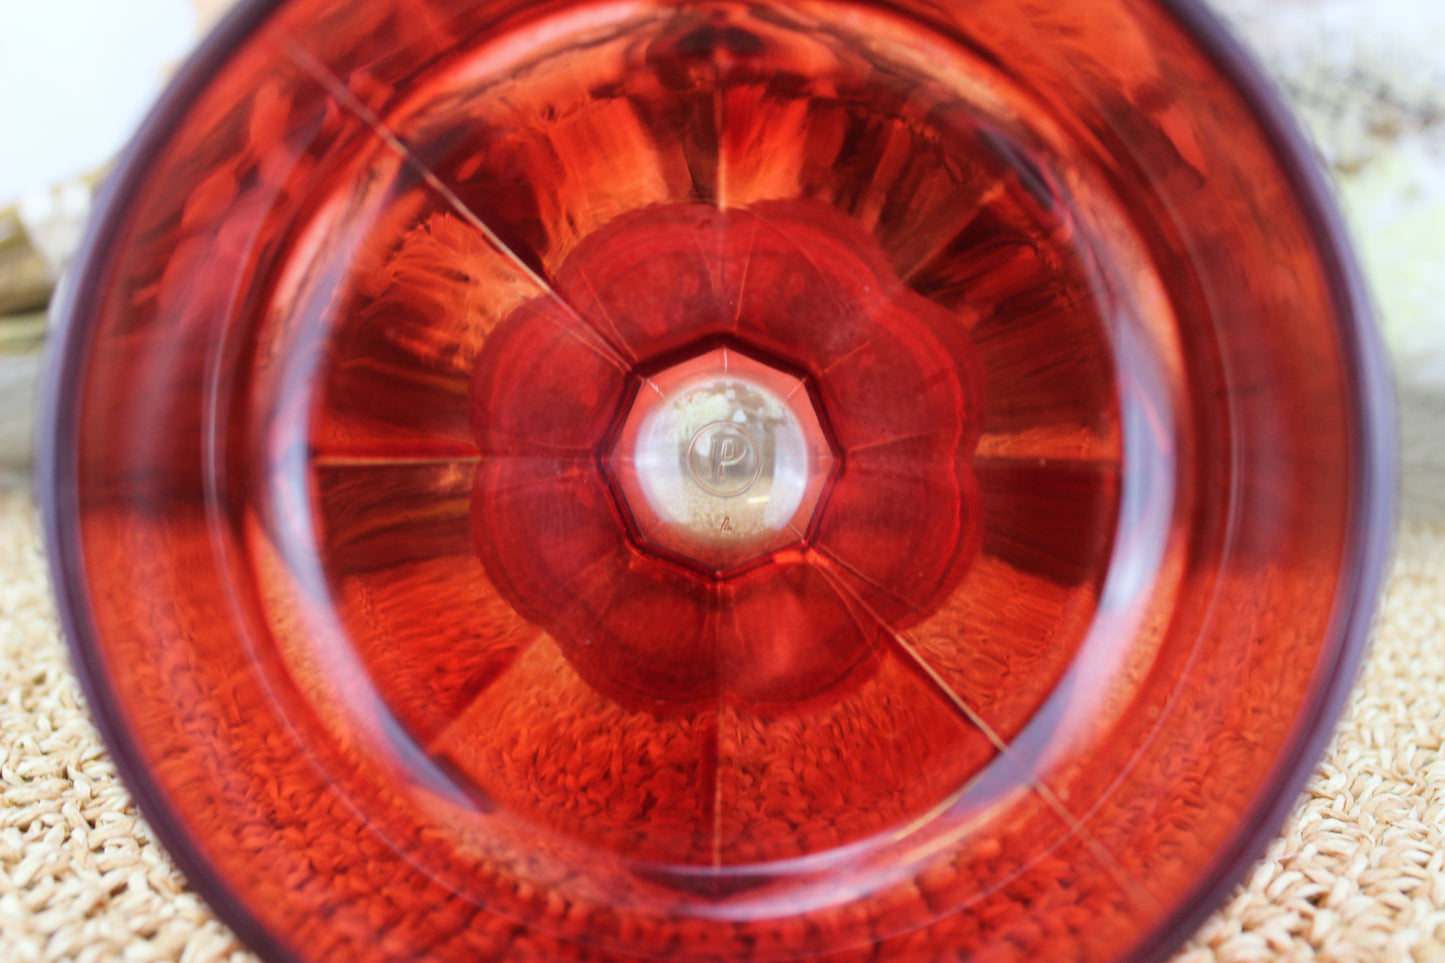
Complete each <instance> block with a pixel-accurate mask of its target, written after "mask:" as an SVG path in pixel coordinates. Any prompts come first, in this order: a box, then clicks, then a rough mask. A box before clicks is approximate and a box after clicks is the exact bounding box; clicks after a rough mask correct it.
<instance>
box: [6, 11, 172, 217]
mask: <svg viewBox="0 0 1445 963" xmlns="http://www.w3.org/2000/svg"><path fill="white" fill-rule="evenodd" d="M195 33H196V14H195V12H194V10H193V9H192V7H191V4H190V2H189V0H0V207H4V206H5V205H6V204H7V203H9V202H11V201H14V200H16V199H17V198H18V197H20V195H21V194H23V193H28V192H30V191H35V190H38V189H40V188H43V187H48V186H50V185H51V184H53V183H55V182H57V181H60V180H64V179H67V178H71V177H76V176H79V175H81V174H86V173H89V172H90V171H92V170H94V169H95V168H97V167H99V166H100V165H102V164H103V163H105V161H106V160H107V159H108V158H110V157H111V155H112V154H114V153H115V151H116V150H117V149H118V148H119V146H120V145H121V144H123V143H124V142H125V141H126V139H127V138H128V137H129V136H130V133H131V131H132V130H133V129H134V128H135V127H136V125H137V124H139V123H140V121H141V118H142V117H143V116H144V115H145V112H146V110H147V108H148V107H149V106H150V103H151V101H153V100H154V99H155V97H156V95H157V94H159V93H160V90H161V87H162V86H163V84H164V81H165V77H166V74H167V73H168V71H169V69H170V68H171V67H172V66H174V65H175V64H176V63H177V62H178V61H180V60H181V59H182V58H183V57H184V56H185V54H186V52H187V51H188V50H189V49H190V48H191V44H192V42H193V41H194V38H195Z"/></svg>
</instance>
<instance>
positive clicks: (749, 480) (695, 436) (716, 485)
mask: <svg viewBox="0 0 1445 963" xmlns="http://www.w3.org/2000/svg"><path fill="white" fill-rule="evenodd" d="M639 429H640V430H639V431H638V433H637V439H636V443H635V445H634V447H633V451H632V461H633V464H634V466H635V467H636V471H637V477H638V481H639V482H640V483H641V488H642V493H643V495H644V497H645V498H646V499H647V502H648V505H649V506H650V507H651V508H652V510H653V511H654V512H656V513H657V515H658V517H659V518H660V519H662V520H663V522H664V523H666V524H668V525H670V526H676V527H681V528H683V529H685V530H686V531H687V532H688V533H689V534H690V535H691V536H693V537H695V538H701V539H707V540H717V541H733V540H741V539H753V538H757V537H758V536H760V535H766V534H771V533H774V532H779V531H782V530H784V529H785V528H787V527H788V525H789V524H790V523H791V522H792V521H793V517H794V516H795V515H796V514H797V512H798V508H799V506H800V505H802V503H803V498H804V495H805V494H806V493H807V490H808V483H809V480H810V474H809V461H810V454H811V453H810V449H809V444H808V439H807V437H806V435H805V433H804V430H803V427H802V425H801V424H800V423H799V422H798V418H797V417H796V415H794V413H793V411H792V408H791V407H790V406H789V405H788V403H787V401H786V400H784V399H783V398H779V397H778V396H777V395H775V394H774V393H773V392H771V391H769V390H768V389H767V388H764V387H763V386H761V385H759V384H756V383H754V382H752V381H749V380H747V379H745V378H740V377H737V376H736V375H732V374H728V373H727V372H723V371H718V372H710V373H707V374H704V375H702V376H700V377H697V378H693V379H689V380H688V381H686V382H684V383H683V384H682V385H680V386H678V387H676V388H674V389H672V390H671V391H669V392H668V393H667V394H666V395H664V396H663V397H662V399H661V401H660V403H658V404H657V405H656V406H655V407H654V408H653V409H652V410H651V411H650V412H649V413H648V415H647V417H646V418H645V419H644V420H643V422H642V424H641V425H640V426H639Z"/></svg>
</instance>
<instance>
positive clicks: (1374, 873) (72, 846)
mask: <svg viewBox="0 0 1445 963" xmlns="http://www.w3.org/2000/svg"><path fill="white" fill-rule="evenodd" d="M1442 628H1445V522H1441V521H1439V520H1430V519H1419V518H1416V519H1409V518H1407V520H1406V521H1405V522H1404V524H1403V527H1402V531H1401V533H1400V536H1399V539H1398V542H1397V550H1396V556H1395V562H1394V567H1393V572H1392V575H1391V578H1390V582H1389V588H1388V592H1387V596H1386V599H1385V602H1384V606H1383V610H1382V614H1381V618H1380V622H1379V625H1378V628H1377V630H1376V632H1375V638H1374V643H1373V649H1372V651H1371V653H1370V656H1369V658H1368V660H1367V662H1366V665H1365V670H1364V673H1363V675H1362V677H1361V679H1360V681H1359V683H1358V685H1357V686H1356V688H1355V692H1354V696H1353V698H1352V699H1351V701H1350V705H1349V709H1348V710H1347V713H1346V715H1345V718H1344V720H1343V722H1342V723H1341V725H1340V728H1339V730H1338V732H1337V734H1336V737H1335V739H1334V741H1333V743H1332V744H1331V746H1330V748H1329V750H1328V752H1327V754H1326V756H1325V758H1324V760H1323V761H1322V762H1321V764H1320V766H1319V768H1318V770H1317V772H1316V774H1315V775H1314V777H1313V778H1312V779H1311V781H1310V783H1309V786H1308V788H1307V789H1306V791H1305V793H1304V795H1303V796H1302V797H1301V799H1300V800H1299V803H1298V805H1297V806H1296V807H1295V810H1294V813H1293V815H1292V816H1291V817H1290V820H1289V823H1288V824H1287V825H1286V826H1285V828H1284V830H1283V831H1282V833H1281V834H1280V836H1279V837H1278V838H1277V839H1276V840H1275V841H1274V843H1273V844H1272V845H1271V846H1270V848H1269V851H1268V853H1267V854H1266V856H1265V857H1264V859H1263V861H1262V862H1260V863H1259V864H1258V866H1257V867H1256V868H1255V870H1254V871H1253V872H1252V873H1251V875H1250V876H1249V878H1248V880H1247V881H1246V882H1245V883H1244V884H1243V885H1241V886H1240V887H1239V889H1238V890H1237V891H1236V892H1235V893H1234V895H1233V896H1232V897H1231V898H1230V899H1229V901H1228V902H1227V903H1226V904H1225V905H1224V907H1222V908H1221V909H1220V910H1219V911H1218V912H1217V913H1215V915H1214V916H1213V917H1212V918H1211V919H1210V920H1209V922H1208V923H1206V924H1205V926H1204V927H1203V929H1202V930H1200V932H1199V933H1198V934H1197V935H1196V936H1195V937H1194V939H1193V940H1192V941H1191V942H1190V943H1189V944H1188V946H1187V947H1186V948H1185V949H1184V950H1183V951H1182V952H1181V954H1180V956H1179V957H1178V958H1177V961H1176V963H1185V961H1187V963H1207V961H1212V960H1230V961H1249V960H1275V959H1287V960H1295V959H1298V960H1309V959H1319V960H1441V959H1445V755H1442V751H1441V749H1442V746H1441V742H1442V733H1445V638H1442ZM0 959H3V960H7V961H10V960H13V961H16V963H21V961H26V963H28V961H40V960H44V961H52V960H54V961H58V960H76V961H89V960H94V961H103V960H135V961H140V960H178V961H186V963H202V961H211V960H232V961H236V963H240V961H250V960H252V959H254V958H253V957H251V956H250V954H248V953H247V952H245V950H244V949H243V948H242V947H241V946H240V944H239V943H237V942H236V940H235V939H234V937H232V936H231V934H230V932H229V931H228V930H227V929H226V927H225V926H224V925H223V924H221V923H220V922H218V921H217V920H216V919H215V918H214V917H212V916H211V914H210V912H209V911H208V910H207V909H206V906H205V904H204V903H202V902H201V900H200V899H199V898H198V897H197V896H196V895H194V894H193V893H192V892H190V891H189V890H188V889H187V888H186V884H185V882H184V880H183V879H182V878H181V877H180V875H179V874H178V873H177V872H176V870H175V869H174V867H172V865H171V863H170V861H169V860H168V858H167V857H166V855H165V853H164V851H163V850H162V849H161V848H160V846H159V844H157V843H156V842H155V840H154V838H153V837H152V835H151V833H150V830H149V828H148V827H147V826H146V824H145V822H144V820H142V819H141V818H140V816H139V815H138V814H137V812H136V810H135V807H134V805H133V804H132V802H131V799H130V797H129V795H128V794H127V792H126V790H125V788H124V787H123V786H122V785H121V783H120V781H119V779H118V777H117V775H116V770H115V767H114V765H112V763H111V761H110V758H109V756H108V755H107V753H106V750H105V747H104V746H103V745H102V744H101V741H100V737H99V736H98V734H97V733H96V731H95V729H94V728H93V727H92V725H91V723H90V721H89V719H88V717H87V715H86V711H85V707H84V704H83V701H82V698H81V695H80V689H79V685H78V683H77V681H76V678H75V675H74V673H73V672H72V671H71V668H70V665H69V662H68V659H67V656H66V652H65V649H64V646H63V643H62V642H61V639H60V635H59V629H58V627H57V625H56V620H55V613H54V610H53V605H52V601H51V596H50V590H49V586H48V583H47V575H46V571H45V566H44V562H43V558H42V555H41V546H40V544H39V540H38V536H37V526H36V523H35V519H34V514H33V511H32V507H31V499H30V495H29V493H27V492H25V491H23V490H20V489H11V490H8V491H7V490H3V489H0Z"/></svg>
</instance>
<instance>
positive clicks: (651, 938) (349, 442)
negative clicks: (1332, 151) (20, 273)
mask: <svg viewBox="0 0 1445 963" xmlns="http://www.w3.org/2000/svg"><path fill="white" fill-rule="evenodd" d="M64 298H65V300H64V308H63V311H62V316H63V328H62V331H61V334H60V338H59V344H58V345H57V347H56V350H55V353H54V368H53V377H52V378H51V380H50V386H49V389H48V399H47V403H46V407H45V415H44V417H45V425H44V428H43V430H42V438H43V445H44V451H43V452H42V458H41V484H42V492H43V496H44V501H45V506H44V510H45V517H46V525H47V533H48V538H49V542H50V548H51V557H52V559H53V565H54V572H55V580H56V585H57V591H58V593H59V597H60V611H61V613H62V617H63V619H64V621H65V626H66V631H67V634H68V636H69V638H70V640H71V642H72V645H73V650H74V653H75V660H76V664H77V666H78V668H79V671H80V674H81V676H82V678H83V680H84V682H85V685H86V689H87V692H88V694H89V698H90V703H91V706H92V709H93V711H94V713H95V715H96V718H97V721H98V723H99V724H100V726H101V728H102V729H103V730H104V732H105V735H106V737H107V739H108V742H109V745H110V746H111V749H112V751H113V752H114V754H115V756H116V759H117V761H118V763H119V765H120V767H121V769H122V771H123V773H124V775H125V777H126V779H127V782H128V784H129V785H130V787H131V789H132V791H133V792H134V793H135V795H136V797H137V798H138V800H139V802H140V805H141V807H142V808H143V810H144V811H145V813H146V814H147V816H148V817H149V819H150V821H151V823H152V825H153V826H154V827H155V829H156V831H157V833H158V834H159V836H160V837H161V838H162V840H163V841H164V842H165V844H166V846H167V848H168V849H169V851H170V852H171V853H172V854H173V855H174V857H175V859H176V861H177V862H178V863H179V864H180V866H181V868H182V869H183V870H184V871H185V873H186V875H187V876H188V877H189V879H190V880H191V882H192V883H193V885H194V886H195V887H196V888H197V889H198V890H200V891H201V892H202V893H203V894H204V895H205V896H206V898H207V899H208V900H209V901H210V902H211V904H212V905H213V906H214V907H215V909H216V911H217V912H218V913H219V914H220V915H221V916H222V917H224V918H225V919H226V920H227V921H228V922H229V923H230V924H231V925H232V926H233V927H235V929H236V930H237V932H238V933H240V934H241V936H242V937H243V938H244V939H245V940H246V941H247V942H248V943H250V944H251V945H252V946H253V947H254V948H255V949H256V950H257V951H259V952H260V953H261V954H262V955H263V956H265V957H267V958H269V959H271V960H274V961H302V960H306V961H313V960H329V959H346V960H348V961H350V963H359V961H380V960H394V959H413V958H418V957H425V958H427V959H432V960H439V961H441V960H463V959H464V960H548V961H568V960H576V961H582V960H592V961H598V960H616V961H621V960H676V961H713V960H757V961H786V960H826V961H838V963H841V961H845V960H846V961H851V960H865V959H866V960H910V961H913V960H935V959H937V960H954V959H964V958H966V959H979V960H1012V959H1020V960H1025V959H1027V960H1033V959H1047V960H1069V959H1079V960H1084V959H1087V960H1105V959H1125V958H1136V959H1158V958H1161V957H1162V956H1163V955H1164V954H1166V953H1167V952H1168V951H1169V950H1170V949H1171V948H1172V947H1173V946H1174V945H1176V944H1177V943H1178V942H1179V941H1180V940H1182V939H1183V938H1184V937H1185V936H1186V935H1187V934H1188V932H1189V931H1190V929H1191V928H1192V927H1193V926H1194V925H1196V924H1197V923H1198V921H1199V920H1200V919H1201V917H1202V915H1203V914H1204V913H1205V912H1207V911H1208V910H1209V909H1210V908H1211V907H1212V906H1213V904H1214V903H1215V902H1216V901H1217V900H1218V899H1219V898H1221V896H1222V895H1223V893H1224V892H1225V889H1226V887H1227V886H1229V885H1230V884H1231V883H1232V882H1233V881H1234V880H1235V879H1237V878H1238V877H1239V876H1240V875H1241V873H1242V872H1243V870H1244V868H1245V867H1246V865H1247V864H1248V862H1249V861H1250V860H1251V859H1252V858H1254V856H1255V855H1256V854H1257V853H1258V851H1259V850H1260V849H1261V847H1262V846H1263V844H1264V842H1265V841H1266V839H1267V838H1268V837H1269V836H1270V835H1271V834H1272V833H1273V831H1274V829H1275V827H1276V826H1277V825H1278V823H1279V822H1280V821H1281V819H1282V818H1283V815H1284V812H1285V810H1286V808H1287V807H1288V806H1289V805H1290V803H1291V802H1292V799H1293V797H1294V795H1295V793H1296V792H1297V791H1298V789H1299V787H1300V785H1301V783H1302V781H1303V779H1304V777H1305V775H1306V774H1307V772H1308V770H1309V768H1310V766H1311V764H1312V763H1313V761H1314V759H1315V758H1316V754H1317V753H1318V752H1319V750H1320V748H1321V745H1322V744H1323V741H1324V740H1325V738H1326V737H1327V735H1328V732H1329V729H1330V726H1331V723H1332V722H1333V720H1334V718H1335V716H1336V713H1337V712H1338V710H1339V708H1340V705H1341V702H1342V700H1343V698H1344V696H1345V693H1346V691H1347V689H1348V687H1349V685H1350V682H1351V681H1352V679H1353V676H1354V671H1355V668H1356V666H1357V663H1358V661H1359V658H1360V654H1361V651H1362V649H1363V646H1364V642H1365V635H1366V631H1367V629H1368V623H1369V618H1370V614H1371V611H1372V607H1373V603H1374V600H1375V597H1376V593H1377V591H1378V588H1379V582H1380V578H1381V571H1382V567H1383V562H1384V557H1385V546H1386V542H1387V539H1388V533H1389V531H1390V528H1391V521H1392V518H1391V510H1390V502H1391V494H1392V484H1391V478H1392V470H1393V449H1392V436H1391V428H1390V412H1389V401H1388V395H1389V387H1388V384H1387V378H1386V375H1385V372H1384V367H1383V363H1382V360H1381V353H1380V349H1379V346H1378V344H1377V343H1376V341H1375V338H1374V334H1373V332H1372V329H1371V324H1370V317H1369V311H1368V309H1367V306H1366V299H1365V296H1364V293H1363V290H1362V286H1361V282H1360V279H1359V274H1358V272H1357V270H1356V268H1355V267H1354V265H1353V262H1352V261H1351V259H1350V257H1349V254H1348V251H1347V248H1346V245H1345V242H1344V240H1343V236H1342V233H1341V231H1340V228H1339V226H1338V221H1337V218H1336V216H1335V214H1334V213H1333V210H1332V208H1331V206H1330V203H1329V200H1328V196H1327V191H1326V189H1325V187H1324V185H1323V182H1322V178H1321V175H1320V173H1319V172H1318V171H1317V170H1316V168H1315V166H1314V165H1313V163H1312V161H1311V160H1310V156H1309V151H1308V149H1307V148H1306V147H1305V146H1304V145H1303V143H1302V141H1301V139H1300V137H1299V135H1298V134H1297V133H1296V132H1295V129H1294V127H1293V126H1292V125H1291V122H1290V121H1289V119H1288V117H1287V116H1286V115H1285V113H1284V112H1283V110H1282V109H1281V108H1280V106H1279V104H1278V102H1277V101H1276V100H1275V99H1274V98H1273V96H1272V95H1271V94H1270V93H1269V91H1268V90H1267V88H1266V85H1265V84H1264V83H1263V81H1262V80H1261V78H1260V76H1259V74H1258V73H1257V72H1256V71H1255V69H1254V68H1253V67H1251V66H1250V65H1249V64H1248V63H1246V61H1245V60H1244V58H1243V57H1242V55H1241V54H1240V53H1239V51H1238V50H1237V49H1236V48H1235V47H1234V46H1233V45H1232V44H1231V43H1230V42H1229V40H1228V39H1227V38H1226V37H1225V35H1224V34H1223V31H1222V30H1221V28H1220V27H1219V26H1218V24H1217V23H1215V22H1214V21H1213V20H1212V19H1210V17H1209V16H1208V15H1207V14H1206V13H1205V12H1203V11H1202V10H1201V9H1199V8H1198V7H1196V6H1194V5H1192V4H1190V3H1187V2H1185V0H1167V2H1166V0H1158V2H1144V0H1087V2H1085V0H1068V2H1063V3H1056V2H1049V3H1036V2H1033V0H982V2H976V3H968V4H963V3H952V2H950V3H943V4H931V3H924V2H921V0H919V2H914V0H891V2H879V3H864V2H821V0H787V2H776V3H774V2H767V3H762V4H756V5H749V4H741V3H731V2H717V3H703V2H697V3H692V2H688V3H667V2H657V0H639V2H573V0H556V2H544V3H518V2H515V0H468V2H462V0H371V2H355V0H254V2H251V3H248V4H246V5H244V6H243V7H242V8H241V9H240V10H239V11H238V12H236V13H235V14H233V15H232V16H231V17H230V19H228V20H227V21H226V22H225V24H224V25H223V26H222V28H221V29H220V30H219V31H218V33H217V34H216V35H215V36H213V37H212V38H211V39H210V40H209V41H208V42H207V43H206V45H205V46H204V47H203V48H202V49H201V51H200V52H199V53H198V54H197V55H196V57H195V58H194V59H193V60H192V61H191V63H190V64H189V65H188V66H187V67H186V69H185V70H184V71H183V72H182V74H181V76H180V77H179V78H178V80H177V81H176V83H175V84H174V85H173V87H172V88H171V90H170V92H169V93H168V94H167V95H166V97H165V98H164V100H163V101H162V103H161V104H160V106H159V107H158V108H157V109H156V111H155V113H154V114H153V116H152V117H151V119H150V120H149V121H148V122H147V124H146V126H145V128H144V129H143V131H142V132H141V134H140V136H139V137H138V139H137V140H136V142H135V144H134V145H133V146H132V148H131V149H130V151H129V152H128V153H127V154H126V156H125V157H124V159H123V160H122V162H121V163H120V165H119V167H118V168H117V170H116V172H115V173H114V174H113V175H112V177H111V178H110V180H109V183H108V186H107V188H106V201H105V203H104V205H103V209H102V212H101V214H100V216H99V217H98V218H97V220H96V222H95V224H94V225H93V227H92V230H91V232H90V236H89V240H88V241H87V243H86V246H85V248H84V252H83V255H82V257H81V258H80V261H79V264H78V267H77V270H76V272H75V274H74V275H73V276H72V277H71V279H70V281H69V283H68V285H67V289H66V292H65V295H64Z"/></svg>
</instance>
